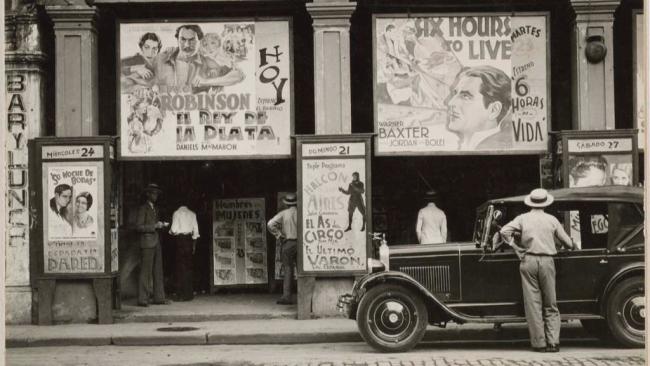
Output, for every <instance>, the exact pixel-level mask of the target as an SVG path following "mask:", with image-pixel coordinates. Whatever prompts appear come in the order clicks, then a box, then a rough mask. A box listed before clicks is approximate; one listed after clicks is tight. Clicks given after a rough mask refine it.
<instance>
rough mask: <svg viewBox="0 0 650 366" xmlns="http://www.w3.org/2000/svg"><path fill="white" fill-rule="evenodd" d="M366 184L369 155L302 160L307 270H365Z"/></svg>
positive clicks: (303, 231) (305, 264) (302, 209)
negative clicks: (366, 156) (367, 156)
mask: <svg viewBox="0 0 650 366" xmlns="http://www.w3.org/2000/svg"><path fill="white" fill-rule="evenodd" d="M358 144H360V145H362V146H363V143H358ZM309 146H311V145H308V144H304V145H303V150H304V151H303V154H304V153H305V151H307V150H305V149H309ZM362 152H363V150H362ZM367 189H368V187H367V186H366V158H365V155H362V156H360V157H358V158H347V159H343V158H315V159H304V160H303V161H302V207H301V217H302V269H303V271H305V272H341V271H363V270H365V268H366V243H367V238H366V236H367V232H366V222H367V221H368V220H367V218H366V213H367V212H366V211H367V210H366V202H367V195H366V190H367Z"/></svg>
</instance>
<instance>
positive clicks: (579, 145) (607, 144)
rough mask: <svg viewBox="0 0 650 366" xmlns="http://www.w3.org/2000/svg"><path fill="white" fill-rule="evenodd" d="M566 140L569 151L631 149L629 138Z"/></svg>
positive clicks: (616, 150) (623, 150)
mask: <svg viewBox="0 0 650 366" xmlns="http://www.w3.org/2000/svg"><path fill="white" fill-rule="evenodd" d="M567 142H568V147H569V149H568V150H569V152H570V153H580V152H620V151H622V152H627V151H630V152H631V151H632V140H631V139H629V138H605V139H573V140H569V141H567Z"/></svg>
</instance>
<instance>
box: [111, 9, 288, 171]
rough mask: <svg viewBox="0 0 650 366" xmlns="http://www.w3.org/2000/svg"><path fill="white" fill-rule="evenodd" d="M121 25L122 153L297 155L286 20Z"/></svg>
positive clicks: (135, 155) (140, 156) (146, 155)
mask: <svg viewBox="0 0 650 366" xmlns="http://www.w3.org/2000/svg"><path fill="white" fill-rule="evenodd" d="M117 32H118V35H117V39H118V42H119V45H118V47H117V48H118V50H119V55H118V58H119V60H118V62H117V64H118V77H119V80H118V88H117V89H118V96H117V97H118V100H119V103H118V108H119V113H118V115H119V134H120V136H121V139H120V155H121V157H122V158H124V159H140V160H142V159H160V158H163V157H164V158H168V159H174V158H177V159H203V158H215V157H216V158H237V157H245V158H283V157H284V158H286V157H290V156H291V139H290V136H291V134H292V133H293V95H292V94H293V75H292V72H293V71H292V49H291V37H290V34H291V22H290V20H289V19H269V20H245V19H244V20H228V21H226V20H214V21H211V20H185V21H174V22H162V21H161V22H149V21H147V22H144V21H143V22H138V21H134V22H131V21H129V22H126V21H124V22H120V23H119V24H118V30H117Z"/></svg>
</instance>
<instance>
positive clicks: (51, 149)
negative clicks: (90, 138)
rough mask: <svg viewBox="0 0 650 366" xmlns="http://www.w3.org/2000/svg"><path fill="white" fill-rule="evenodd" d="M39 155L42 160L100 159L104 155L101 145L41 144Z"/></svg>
mask: <svg viewBox="0 0 650 366" xmlns="http://www.w3.org/2000/svg"><path fill="white" fill-rule="evenodd" d="M41 155H42V156H41V159H42V160H64V159H70V160H80V159H101V158H103V157H104V147H103V146H102V145H88V146H79V145H75V146H58V145H51V146H43V148H42V150H41Z"/></svg>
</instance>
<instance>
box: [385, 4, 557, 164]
mask: <svg viewBox="0 0 650 366" xmlns="http://www.w3.org/2000/svg"><path fill="white" fill-rule="evenodd" d="M373 20H374V22H373V44H374V46H373V51H374V57H373V59H374V118H375V132H376V134H377V136H376V144H375V152H376V154H377V155H434V154H445V155H449V154H539V153H542V152H546V151H547V149H548V147H547V145H548V142H547V140H548V136H547V134H548V130H549V126H550V124H549V118H550V110H551V108H550V100H549V96H550V88H549V81H550V71H549V70H550V67H549V65H550V64H549V59H550V58H549V46H548V42H549V23H548V22H549V20H548V14H547V13H515V14H513V13H507V14H506V13H483V14H476V13H471V14H470V13H465V14H387V15H384V14H382V15H375V16H374V19H373Z"/></svg>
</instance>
